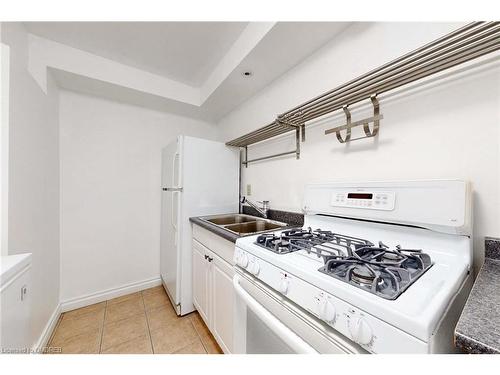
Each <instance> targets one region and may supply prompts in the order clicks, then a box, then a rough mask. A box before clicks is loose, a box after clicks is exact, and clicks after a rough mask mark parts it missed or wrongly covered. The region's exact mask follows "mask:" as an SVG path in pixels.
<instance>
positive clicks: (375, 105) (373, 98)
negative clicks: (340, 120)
mask: <svg viewBox="0 0 500 375" xmlns="http://www.w3.org/2000/svg"><path fill="white" fill-rule="evenodd" d="M370 100H371V101H372V105H373V119H374V120H373V131H371V130H370V126H369V123H368V122H365V123H364V124H363V130H364V132H365V134H366V137H375V136H376V135H377V134H378V129H379V127H380V118H381V117H380V116H379V115H380V105H379V103H378V99H377V94H375V95H372V96H370Z"/></svg>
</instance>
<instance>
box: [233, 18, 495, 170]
mask: <svg viewBox="0 0 500 375" xmlns="http://www.w3.org/2000/svg"><path fill="white" fill-rule="evenodd" d="M499 49H500V22H472V23H470V24H467V25H465V26H464V27H462V28H459V29H457V30H455V31H453V32H451V33H449V34H447V35H445V36H443V37H441V38H439V39H436V40H434V41H432V42H430V43H428V44H426V45H424V46H422V47H420V48H417V49H416V50H414V51H412V52H410V53H407V54H405V55H403V56H401V57H399V58H397V59H395V60H393V61H391V62H389V63H387V64H384V65H382V66H380V67H378V68H376V69H374V70H372V71H370V72H368V73H366V74H363V75H362V76H360V77H357V78H355V79H353V80H351V81H349V82H347V83H345V84H343V85H341V86H338V87H336V88H335V89H333V90H330V91H328V92H326V93H324V94H322V95H319V96H317V97H316V98H313V99H311V100H308V101H307V102H305V103H302V104H300V105H298V106H296V107H295V108H292V109H290V110H289V111H287V112H284V113H282V114H280V115H278V116H277V118H276V120H275V121H273V122H272V123H270V124H268V125H266V126H264V127H262V128H260V129H257V130H255V131H253V132H251V133H248V134H246V135H243V136H241V137H239V138H236V139H234V140H232V141H229V142H227V143H226V144H227V145H228V146H235V147H245V149H246V151H247V147H248V146H249V145H252V144H254V143H257V142H261V141H264V140H266V139H269V138H273V137H275V136H278V135H281V134H285V133H289V132H292V131H295V135H296V149H295V150H294V151H289V152H285V153H280V154H275V155H269V156H266V157H261V158H256V159H251V160H248V158H247V152H245V160H244V161H243V164H244V165H246V166H248V163H251V162H254V161H259V160H265V159H270V158H273V157H278V156H284V155H289V154H295V155H296V158H297V159H298V158H299V157H300V138H301V140H302V141H304V140H305V124H306V122H308V121H311V120H314V119H317V118H319V117H322V116H324V115H326V114H329V113H331V112H334V111H336V110H339V109H342V108H344V109H346V110H347V112H346V110H344V112H345V113H346V117H347V124H346V125H344V126H342V127H337V128H335V129H330V130H327V131H326V132H325V133H326V134H329V133H336V134H337V139H338V140H339V141H341V142H342V140H343V141H344V142H342V143H345V142H348V141H349V140H354V139H347V138H348V136H347V134H346V137H345V138H343V137H341V136H340V131H341V130H346V132H347V133H349V138H350V129H351V128H352V127H354V126H359V125H363V127H364V130H365V134H366V137H361V138H367V137H374V136H376V135H377V134H378V127H379V121H380V120H381V119H382V115H380V114H378V101H377V103H376V106H377V114H374V116H373V117H371V118H368V119H365V120H360V121H356V122H351V121H350V113H349V112H348V109H347V108H348V106H349V105H351V104H354V103H358V102H360V101H363V100H368V99H372V98H376V96H377V95H379V94H382V93H386V92H388V91H390V90H394V89H396V88H398V87H401V86H404V85H407V84H409V83H412V82H415V81H417V80H420V79H422V78H426V77H428V76H431V75H433V74H436V73H439V72H442V71H444V70H446V69H450V68H452V67H454V66H457V65H459V64H463V63H465V62H467V61H470V60H473V59H476V58H479V57H481V56H484V55H486V54H489V53H492V52H495V51H498V50H499ZM372 103H373V104H374V107H375V103H374V102H373V100H372ZM348 113H349V114H348ZM369 120H370V121H369ZM368 122H374V124H375V125H374V129H373V131H370V130H369V128H368V124H367V123H368ZM300 134H301V135H302V137H300ZM356 139H360V138H356Z"/></svg>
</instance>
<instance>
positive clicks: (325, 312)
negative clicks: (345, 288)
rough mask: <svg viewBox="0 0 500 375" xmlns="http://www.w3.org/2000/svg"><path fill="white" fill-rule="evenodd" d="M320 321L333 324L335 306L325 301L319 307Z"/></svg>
mask: <svg viewBox="0 0 500 375" xmlns="http://www.w3.org/2000/svg"><path fill="white" fill-rule="evenodd" d="M320 314H321V319H323V320H324V321H326V322H328V323H333V322H334V321H335V306H333V304H332V303H331V302H330V301H328V300H327V299H325V300H324V301H323V303H322V304H321V307H320Z"/></svg>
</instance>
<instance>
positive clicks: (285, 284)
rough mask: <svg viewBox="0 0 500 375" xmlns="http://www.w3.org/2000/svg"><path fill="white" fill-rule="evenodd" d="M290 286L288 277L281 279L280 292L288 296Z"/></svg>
mask: <svg viewBox="0 0 500 375" xmlns="http://www.w3.org/2000/svg"><path fill="white" fill-rule="evenodd" d="M288 286H289V281H288V279H287V278H286V277H284V278H283V279H281V282H280V285H279V290H280V292H281V293H282V294H287V293H288Z"/></svg>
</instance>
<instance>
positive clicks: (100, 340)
mask: <svg viewBox="0 0 500 375" xmlns="http://www.w3.org/2000/svg"><path fill="white" fill-rule="evenodd" d="M105 302H106V304H105V305H104V317H103V319H102V326H101V338H100V339H99V353H98V354H102V337H103V336H104V322H105V321H106V313H107V312H108V301H107V300H106V301H105Z"/></svg>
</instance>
